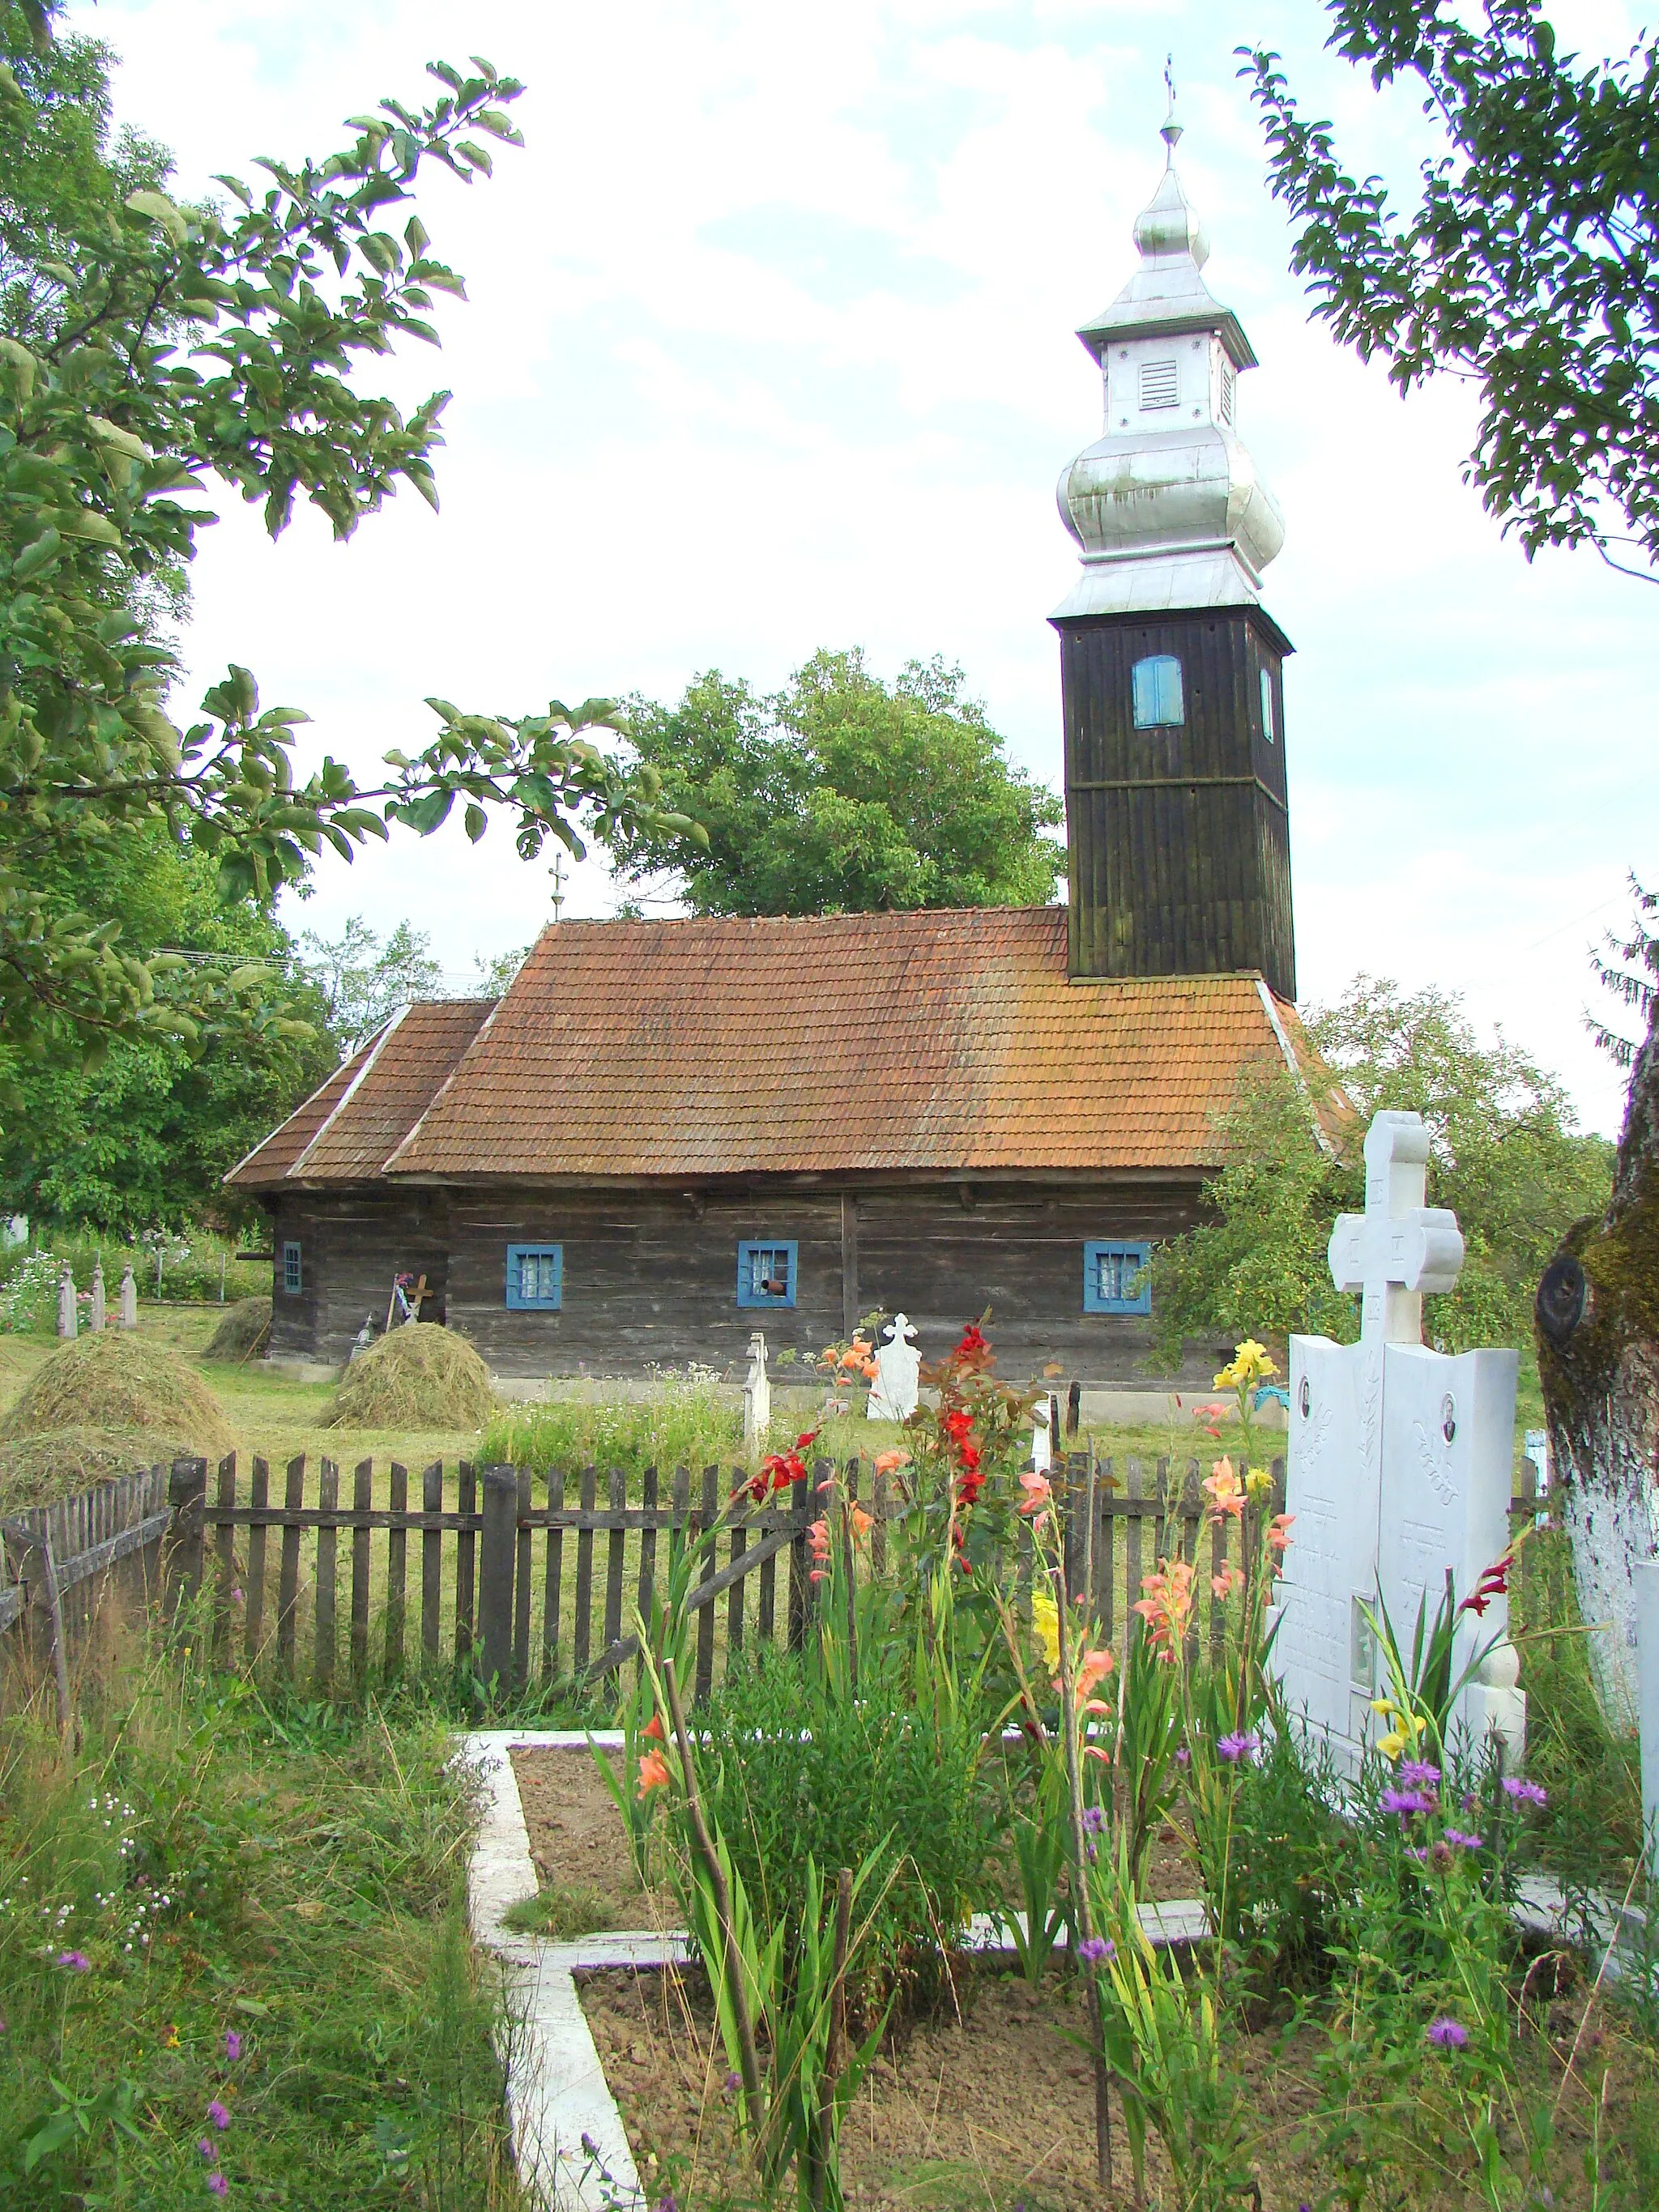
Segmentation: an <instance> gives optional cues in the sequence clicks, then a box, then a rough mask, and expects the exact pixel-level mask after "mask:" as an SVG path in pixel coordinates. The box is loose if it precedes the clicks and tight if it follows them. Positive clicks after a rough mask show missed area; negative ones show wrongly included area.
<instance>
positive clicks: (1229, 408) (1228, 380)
mask: <svg viewBox="0 0 1659 2212" xmlns="http://www.w3.org/2000/svg"><path fill="white" fill-rule="evenodd" d="M1237 385H1238V376H1237V372H1236V371H1235V369H1234V368H1233V365H1232V363H1231V362H1230V361H1224V362H1222V364H1221V419H1222V421H1223V422H1231V421H1232V419H1233V394H1234V392H1235V391H1236V390H1237Z"/></svg>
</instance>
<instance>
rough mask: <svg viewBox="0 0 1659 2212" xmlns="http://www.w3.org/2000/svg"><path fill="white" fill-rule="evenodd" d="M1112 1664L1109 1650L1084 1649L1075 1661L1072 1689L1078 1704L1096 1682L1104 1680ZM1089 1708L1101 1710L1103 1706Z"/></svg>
mask: <svg viewBox="0 0 1659 2212" xmlns="http://www.w3.org/2000/svg"><path fill="white" fill-rule="evenodd" d="M1112 1665H1113V1661H1112V1655H1111V1653H1110V1652H1109V1651H1085V1653H1084V1654H1083V1656H1081V1657H1080V1658H1079V1661H1078V1662H1077V1681H1076V1684H1075V1686H1074V1688H1073V1696H1074V1697H1075V1698H1076V1699H1077V1701H1078V1703H1079V1705H1081V1704H1082V1703H1083V1701H1084V1699H1085V1698H1086V1697H1087V1696H1088V1694H1089V1692H1090V1691H1091V1690H1092V1689H1093V1688H1094V1686H1095V1685H1096V1683H1097V1682H1103V1681H1104V1680H1105V1679H1106V1677H1107V1676H1108V1675H1109V1674H1110V1673H1111V1671H1112ZM1092 1710H1098V1711H1104V1710H1105V1708H1104V1707H1103V1706H1101V1707H1098V1708H1091V1711H1092Z"/></svg>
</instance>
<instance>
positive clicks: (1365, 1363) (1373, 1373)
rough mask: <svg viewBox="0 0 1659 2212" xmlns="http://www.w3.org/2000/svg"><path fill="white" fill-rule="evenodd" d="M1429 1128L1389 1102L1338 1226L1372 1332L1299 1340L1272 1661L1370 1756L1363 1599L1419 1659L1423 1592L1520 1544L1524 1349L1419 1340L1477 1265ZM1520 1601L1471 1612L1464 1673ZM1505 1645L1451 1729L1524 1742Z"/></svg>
mask: <svg viewBox="0 0 1659 2212" xmlns="http://www.w3.org/2000/svg"><path fill="white" fill-rule="evenodd" d="M1428 1155H1429V1135H1428V1131H1427V1130H1426V1129H1425V1127H1424V1126H1423V1123H1422V1121H1421V1119H1420V1117H1419V1115H1415V1114H1405V1113H1393V1112H1390V1113H1383V1114H1378V1115H1376V1117H1375V1119H1374V1120H1373V1121H1372V1123H1371V1126H1370V1130H1369V1131H1368V1133H1367V1134H1366V1138H1365V1211H1364V1213H1363V1214H1352V1213H1345V1214H1343V1215H1342V1216H1341V1217H1340V1219H1339V1220H1338V1222H1337V1224H1336V1226H1335V1228H1334V1231H1332V1235H1331V1241H1330V1254H1329V1257H1330V1267H1331V1276H1332V1279H1333V1280H1334V1283H1335V1284H1336V1285H1337V1287H1338V1289H1339V1290H1344V1291H1359V1292H1361V1293H1362V1294H1363V1300H1364V1303H1363V1306H1362V1310H1361V1320H1360V1337H1359V1342H1358V1344H1351V1345H1339V1344H1333V1343H1332V1342H1331V1340H1329V1339H1328V1337H1322V1336H1293V1337H1292V1338H1291V1375H1290V1386H1291V1387H1290V1399H1291V1413H1290V1434H1289V1439H1288V1443H1289V1450H1288V1455H1287V1465H1286V1477H1285V1491H1286V1496H1285V1507H1286V1510H1287V1511H1289V1512H1290V1513H1291V1514H1292V1515H1293V1516H1295V1519H1294V1525H1293V1527H1292V1529H1291V1536H1292V1542H1291V1548H1290V1550H1289V1552H1288V1553H1286V1554H1285V1573H1284V1577H1283V1579H1282V1580H1281V1581H1280V1583H1279V1585H1278V1589H1277V1592H1276V1611H1277V1613H1278V1614H1279V1618H1280V1623H1281V1625H1280V1627H1279V1637H1278V1641H1277V1643H1276V1644H1275V1645H1274V1665H1275V1667H1276V1668H1277V1670H1278V1672H1279V1676H1280V1678H1281V1680H1282V1681H1283V1683H1284V1686H1285V1694H1286V1698H1287V1699H1288V1702H1289V1704H1290V1705H1291V1710H1292V1711H1305V1713H1306V1715H1307V1718H1308V1721H1309V1723H1310V1726H1312V1727H1314V1728H1316V1729H1318V1730H1319V1731H1320V1732H1321V1734H1322V1735H1324V1736H1325V1737H1326V1738H1327V1739H1328V1741H1329V1743H1330V1746H1331V1749H1332V1751H1333V1753H1334V1754H1335V1755H1336V1757H1337V1758H1338V1759H1339V1761H1340V1763H1342V1764H1344V1765H1347V1766H1349V1767H1350V1768H1352V1767H1353V1766H1355V1765H1357V1763H1358V1756H1359V1752H1360V1748H1361V1747H1362V1746H1363V1744H1364V1741H1366V1738H1367V1735H1368V1734H1370V1733H1374V1732H1375V1729H1376V1716H1375V1715H1374V1714H1373V1713H1372V1712H1371V1710H1370V1700H1371V1699H1372V1698H1373V1697H1375V1696H1376V1694H1377V1692H1378V1691H1379V1690H1380V1689H1381V1688H1382V1687H1383V1675H1382V1659H1381V1655H1380V1654H1379V1653H1378V1652H1377V1651H1376V1650H1375V1649H1374V1646H1373V1639H1372V1638H1371V1635H1370V1630H1369V1628H1368V1626H1367V1624H1366V1620H1365V1616H1364V1610H1363V1607H1365V1606H1370V1607H1375V1605H1376V1595H1377V1591H1378V1588H1379V1585H1380V1588H1381V1591H1382V1595H1383V1601H1384V1603H1385V1604H1386V1606H1387V1607H1388V1611H1389V1618H1390V1620H1392V1622H1393V1624H1394V1629H1395V1636H1396V1638H1397V1639H1398V1640H1399V1642H1400V1644H1401V1647H1402V1650H1403V1651H1404V1652H1405V1654H1406V1655H1407V1658H1409V1654H1410V1649H1411V1641H1412V1636H1413V1630H1414V1628H1415V1626H1416V1621H1417V1610H1418V1606H1419V1602H1420V1601H1421V1600H1422V1599H1423V1598H1424V1596H1425V1593H1426V1595H1427V1599H1428V1613H1429V1617H1430V1619H1431V1620H1432V1618H1433V1615H1434V1613H1435V1609H1436V1607H1437V1605H1438V1604H1439V1602H1440V1599H1441V1595H1442V1593H1443V1589H1444V1583H1445V1575H1446V1571H1447V1570H1448V1568H1449V1569H1450V1570H1451V1572H1452V1575H1453V1577H1454V1579H1455V1585H1456V1589H1457V1594H1458V1596H1459V1599H1460V1601H1461V1600H1462V1598H1464V1597H1466V1596H1468V1594H1469V1593H1470V1592H1471V1591H1472V1590H1473V1589H1474V1586H1475V1583H1476V1581H1477V1579H1478V1578H1479V1577H1480V1572H1481V1571H1482V1570H1483V1569H1484V1568H1486V1567H1488V1566H1490V1565H1492V1562H1493V1561H1494V1560H1495V1559H1498V1558H1499V1557H1500V1556H1501V1555H1502V1553H1504V1550H1505V1549H1506V1548H1507V1547H1508V1543H1509V1501H1510V1484H1511V1458H1512V1454H1513V1449H1514V1442H1513V1440H1514V1433H1515V1385H1516V1368H1517V1365H1518V1358H1517V1355H1516V1353H1515V1352H1506V1351H1486V1352H1465V1353H1462V1355H1460V1356H1458V1357H1456V1358H1450V1357H1448V1356H1447V1355H1445V1354H1443V1353H1441V1352H1431V1351H1429V1350H1427V1349H1425V1346H1424V1345H1423V1342H1422V1310H1423V1294H1424V1292H1425V1291H1449V1290H1450V1289H1451V1288H1452V1287H1453V1285H1455V1282H1456V1280H1457V1278H1458V1275H1459V1273H1461V1272H1462V1265H1463V1239H1462V1235H1461V1233H1460V1231H1459V1230H1458V1226H1457V1220H1456V1217H1455V1215H1454V1214H1452V1213H1449V1212H1447V1211H1446V1210H1445V1209H1444V1208H1443V1207H1439V1206H1425V1204H1424V1196H1425V1168H1426V1164H1427V1161H1428ZM1508 1617H1509V1607H1508V1602H1507V1601H1506V1600H1505V1599H1504V1598H1501V1597H1500V1598H1496V1599H1494V1600H1492V1602H1491V1603H1490V1604H1489V1606H1488V1607H1487V1609H1486V1613H1485V1615H1484V1616H1483V1617H1477V1616H1476V1615H1474V1614H1473V1613H1467V1614H1463V1615H1462V1616H1461V1617H1460V1624H1459V1628H1458V1633H1457V1642H1456V1646H1455V1656H1454V1660H1453V1672H1454V1674H1457V1673H1461V1671H1462V1668H1463V1666H1464V1664H1465V1663H1466V1662H1467V1660H1468V1657H1469V1656H1471V1654H1472V1651H1473V1650H1474V1647H1475V1646H1476V1644H1484V1643H1486V1642H1487V1641H1488V1640H1489V1639H1490V1638H1491V1637H1492V1635H1493V1634H1495V1633H1498V1632H1501V1631H1502V1630H1503V1628H1504V1626H1505V1624H1506V1623H1507V1620H1508ZM1517 1674H1518V1666H1517V1662H1516V1657H1515V1654H1514V1651H1513V1650H1512V1649H1511V1648H1510V1646H1509V1645H1508V1644H1501V1645H1500V1646H1499V1648H1498V1650H1496V1651H1494V1652H1493V1653H1492V1656H1491V1657H1490V1658H1489V1659H1488V1660H1487V1661H1486V1664H1485V1666H1484V1667H1483V1668H1482V1679H1481V1680H1480V1681H1478V1682H1474V1683H1472V1684H1471V1685H1470V1686H1468V1689H1467V1690H1466V1691H1465V1692H1464V1693H1463V1695H1462V1698H1461V1699H1460V1700H1459V1704H1458V1706H1457V1709H1456V1711H1455V1715H1454V1718H1453V1728H1454V1732H1455V1731H1456V1730H1457V1729H1459V1728H1460V1727H1461V1728H1462V1729H1466V1730H1467V1731H1468V1735H1469V1736H1470V1737H1471V1738H1472V1739H1473V1740H1474V1741H1484V1740H1485V1738H1486V1735H1488V1733H1489V1732H1491V1731H1492V1730H1493V1729H1496V1731H1497V1732H1498V1735H1499V1736H1500V1737H1501V1738H1502V1740H1503V1741H1504V1747H1505V1752H1506V1755H1508V1756H1510V1757H1513V1756H1515V1755H1516V1754H1518V1753H1519V1750H1520V1747H1521V1741H1522V1733H1523V1730H1524V1725H1525V1711H1526V1701H1525V1699H1523V1698H1522V1696H1521V1695H1520V1692H1518V1691H1517V1690H1516V1687H1515V1684H1516V1679H1517Z"/></svg>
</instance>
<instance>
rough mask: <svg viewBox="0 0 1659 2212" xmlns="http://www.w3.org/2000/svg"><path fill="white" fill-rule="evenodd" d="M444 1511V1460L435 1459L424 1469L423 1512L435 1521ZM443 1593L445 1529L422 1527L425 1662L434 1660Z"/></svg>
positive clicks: (422, 1633)
mask: <svg viewBox="0 0 1659 2212" xmlns="http://www.w3.org/2000/svg"><path fill="white" fill-rule="evenodd" d="M443 1510H444V1463H443V1462H442V1461H441V1459H435V1460H434V1461H433V1462H432V1464H431V1466H430V1467H428V1468H422V1471H421V1511H422V1515H423V1516H425V1517H426V1518H427V1519H428V1520H435V1518H436V1517H437V1516H438V1515H439V1514H441V1512H442V1511H443ZM443 1594H444V1532H443V1530H442V1529H441V1528H422V1531H421V1657H422V1661H423V1662H425V1661H432V1660H435V1659H436V1658H437V1656H438V1644H439V1638H440V1634H441V1630H440V1626H439V1617H440V1614H441V1612H442V1608H443Z"/></svg>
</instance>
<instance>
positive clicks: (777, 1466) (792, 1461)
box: [750, 1437, 812, 1504]
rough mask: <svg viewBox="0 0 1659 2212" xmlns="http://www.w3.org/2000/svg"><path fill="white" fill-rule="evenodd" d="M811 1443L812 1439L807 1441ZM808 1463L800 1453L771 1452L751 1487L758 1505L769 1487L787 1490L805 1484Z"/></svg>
mask: <svg viewBox="0 0 1659 2212" xmlns="http://www.w3.org/2000/svg"><path fill="white" fill-rule="evenodd" d="M806 1441H807V1443H811V1441H812V1439H811V1437H808V1438H807V1439H806ZM805 1480H806V1462H805V1460H804V1459H803V1458H802V1457H801V1455H800V1454H799V1452H798V1451H791V1452H771V1453H769V1455H767V1457H766V1458H765V1459H763V1461H762V1462H761V1465H760V1473H759V1474H758V1475H757V1476H756V1478H755V1480H754V1482H753V1483H752V1484H751V1485H750V1490H751V1493H752V1495H753V1497H754V1499H755V1502H756V1504H759V1503H760V1501H761V1500H762V1499H763V1498H764V1497H765V1495H766V1492H767V1487H768V1485H770V1486H771V1487H772V1488H773V1489H774V1490H787V1489H788V1487H789V1486H790V1484H791V1483H792V1482H805Z"/></svg>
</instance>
